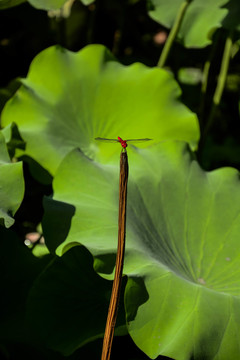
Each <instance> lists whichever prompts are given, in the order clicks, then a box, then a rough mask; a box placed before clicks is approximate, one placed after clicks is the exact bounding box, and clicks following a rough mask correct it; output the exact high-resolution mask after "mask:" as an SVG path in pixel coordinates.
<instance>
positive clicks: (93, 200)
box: [44, 142, 240, 359]
mask: <svg viewBox="0 0 240 360" xmlns="http://www.w3.org/2000/svg"><path fill="white" fill-rule="evenodd" d="M106 146H107V145H106ZM108 146H109V145H108ZM129 159H130V164H131V167H130V180H129V191H128V209H127V213H128V228H127V234H128V235H127V247H126V255H125V267H124V273H125V274H126V275H128V278H129V281H128V284H127V288H126V291H125V300H126V303H125V306H126V312H127V315H128V321H129V332H130V334H131V336H132V337H133V339H134V341H135V343H136V344H137V345H138V346H139V347H140V348H141V349H142V350H143V351H144V352H145V353H146V354H147V355H148V356H150V357H151V358H155V357H156V356H158V355H159V354H162V355H167V356H171V357H173V358H176V359H177V358H178V353H179V351H180V349H181V358H182V359H189V354H193V355H194V358H198V357H199V356H200V354H201V349H202V347H203V348H204V349H206V352H207V353H208V356H210V358H211V359H215V356H216V353H217V354H218V358H219V359H224V358H225V356H226V354H227V353H228V356H229V357H230V358H236V357H237V356H238V355H239V350H238V341H237V334H236V336H232V335H230V334H233V333H234V331H235V323H237V322H238V321H239V316H240V313H239V312H238V311H237V308H238V305H237V304H238V302H239V298H238V296H239V286H240V283H239V265H240V264H239V263H240V259H239V255H238V254H239V251H237V249H238V247H239V241H238V240H239V231H240V224H239V213H240V208H239V204H240V187H239V175H238V172H237V171H236V170H234V169H231V168H225V169H219V170H215V171H213V172H209V173H206V172H204V171H203V170H202V169H201V168H200V167H199V165H198V164H197V162H196V160H194V159H193V156H192V154H191V152H190V150H188V149H187V148H186V145H185V144H184V143H181V142H174V143H173V142H164V143H162V144H159V145H157V146H153V147H151V148H150V149H144V150H141V151H140V150H136V149H134V148H133V149H129ZM112 162H113V163H117V159H116V157H114V161H113V159H112V161H111V164H112ZM142 169H145V172H142ZM117 177H118V169H117V167H113V166H111V167H110V166H109V165H106V166H101V167H100V166H99V165H98V164H97V163H93V162H92V161H89V159H87V158H86V157H84V156H83V155H82V153H81V152H79V151H73V152H71V153H70V154H69V155H68V156H66V158H65V159H64V161H63V162H62V164H61V165H60V167H59V169H58V171H57V173H56V176H55V179H54V183H53V187H54V199H56V200H57V202H56V204H55V209H56V208H57V207H58V206H59V207H61V204H62V203H70V204H73V205H74V206H75V208H76V211H75V214H74V216H73V217H72V218H71V219H69V221H71V227H70V229H69V232H68V235H67V238H66V240H65V242H62V238H61V233H62V228H61V226H60V224H57V223H56V220H55V222H54V224H55V228H54V231H53V229H52V219H56V218H57V217H58V216H57V214H58V213H59V211H58V210H55V212H54V210H53V209H54V207H53V205H51V206H49V202H47V203H46V205H45V208H46V215H45V216H46V219H45V221H44V232H45V236H46V241H47V245H48V246H49V248H50V249H52V250H53V249H54V248H55V247H56V239H58V238H60V239H61V242H62V243H61V244H60V246H59V247H58V248H57V250H56V252H57V254H59V255H61V254H62V253H63V252H65V251H66V250H69V248H70V247H72V246H75V245H77V244H78V243H81V244H83V245H84V246H86V247H87V248H88V249H89V250H90V251H91V252H92V254H93V255H94V256H95V257H96V258H97V259H98V261H97V262H96V268H97V270H98V271H101V273H104V272H107V273H109V272H110V271H111V270H112V266H113V262H112V253H113V252H114V249H115V246H116V234H117V216H118V201H117V188H118V186H117V185H118V179H117ZM51 201H54V200H51ZM59 222H60V223H61V218H59ZM48 227H50V228H51V232H50V234H51V236H49V235H48V232H49V230H48ZM58 229H59V231H58ZM53 234H55V237H54V236H53ZM135 279H138V281H139V280H141V279H142V283H144V287H145V288H146V292H147V294H148V296H147V299H148V301H144V303H143V304H141V300H142V298H141V297H140V296H139V295H138V296H136V294H135V293H136V291H138V290H137V289H136V288H137V287H138V286H139V285H138V283H136V281H135ZM145 297H146V296H145ZM139 302H140V303H139ZM140 304H141V306H140V308H139V309H138V307H139V305H140ZM137 309H138V311H137ZM156 314H158V315H157V316H156ZM210 318H211V321H210V323H209V324H208V322H209V319H210ZM196 324H197V325H196ZM206 324H208V325H206ZM226 328H227V330H226ZM151 329H154V330H151ZM193 329H195V330H194V331H193ZM146 334H148V336H146ZM211 334H215V337H214V343H209V338H210V336H211ZM186 343H187V345H186ZM200 344H201V345H200ZM208 344H209V345H208ZM208 346H209V348H208Z"/></svg>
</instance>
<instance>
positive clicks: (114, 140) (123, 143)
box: [95, 136, 152, 151]
mask: <svg viewBox="0 0 240 360" xmlns="http://www.w3.org/2000/svg"><path fill="white" fill-rule="evenodd" d="M95 140H100V141H109V142H119V143H120V144H121V145H122V148H123V150H125V151H126V147H127V146H128V144H127V143H128V142H129V141H136V142H137V141H138V142H141V141H149V140H152V139H148V138H146V139H128V140H123V139H122V138H120V136H118V138H117V139H106V138H101V137H97V138H95Z"/></svg>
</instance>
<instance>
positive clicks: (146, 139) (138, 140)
mask: <svg viewBox="0 0 240 360" xmlns="http://www.w3.org/2000/svg"><path fill="white" fill-rule="evenodd" d="M149 140H153V139H148V138H145V139H128V140H125V141H126V142H129V141H136V142H143V141H149Z"/></svg>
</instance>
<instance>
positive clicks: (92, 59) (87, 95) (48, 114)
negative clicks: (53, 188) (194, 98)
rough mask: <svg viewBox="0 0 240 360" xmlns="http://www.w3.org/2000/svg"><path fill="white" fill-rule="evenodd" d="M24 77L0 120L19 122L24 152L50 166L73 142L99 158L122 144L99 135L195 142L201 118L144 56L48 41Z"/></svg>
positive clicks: (164, 73) (171, 80)
mask: <svg viewBox="0 0 240 360" xmlns="http://www.w3.org/2000/svg"><path fill="white" fill-rule="evenodd" d="M22 82H23V86H22V87H21V88H20V89H19V90H18V91H17V93H16V95H15V96H14V97H13V98H12V99H11V100H10V101H9V102H8V103H7V104H6V106H5V108H4V110H3V114H2V124H3V126H9V124H11V123H12V122H15V123H16V124H17V126H18V128H19V131H20V134H21V136H22V138H23V140H24V141H26V151H25V152H24V154H26V155H29V156H31V157H32V158H33V159H34V160H36V161H37V162H38V163H40V165H41V166H43V167H44V168H46V169H47V170H48V171H49V172H50V173H51V174H54V173H55V171H56V169H57V167H58V165H59V163H60V162H61V160H62V159H63V158H64V156H65V155H66V154H67V153H68V152H69V151H70V150H72V149H73V148H76V147H78V148H80V149H81V151H82V152H84V153H85V154H86V155H88V156H90V157H91V158H95V159H98V160H99V161H105V159H106V158H107V157H109V156H110V155H111V154H112V153H114V152H116V151H118V150H119V149H118V146H115V147H109V146H108V145H107V144H101V143H98V144H97V142H96V141H95V140H94V138H95V137H98V136H100V137H109V138H117V137H118V136H121V137H123V138H146V137H148V138H151V139H153V142H152V143H154V142H158V141H161V140H167V139H179V140H184V141H187V142H189V143H190V144H191V146H192V147H193V148H196V144H197V141H198V138H199V128H198V122H197V118H196V116H195V114H193V113H192V112H191V111H190V110H189V109H187V108H186V106H184V105H183V104H182V103H181V101H180V99H179V97H180V95H181V92H180V89H179V87H178V85H177V83H176V82H175V80H174V78H173V76H172V75H171V74H169V73H168V72H167V71H165V70H162V69H159V68H153V69H151V68H148V67H146V66H144V65H142V64H139V63H136V64H133V65H131V66H123V65H121V64H119V63H118V62H117V61H116V60H115V59H114V58H113V56H112V55H111V53H110V52H109V51H108V50H107V49H106V48H104V47H103V46H101V45H91V46H87V47H86V48H84V49H83V50H81V51H79V52H78V53H72V52H70V51H67V50H64V49H61V48H59V47H51V48H49V49H47V50H45V51H43V52H42V53H40V54H39V55H38V56H37V57H36V58H35V59H34V60H33V63H32V65H31V67H30V71H29V74H28V77H27V78H26V79H24V80H22ZM139 146H149V144H144V143H143V144H139ZM20 154H21V153H20Z"/></svg>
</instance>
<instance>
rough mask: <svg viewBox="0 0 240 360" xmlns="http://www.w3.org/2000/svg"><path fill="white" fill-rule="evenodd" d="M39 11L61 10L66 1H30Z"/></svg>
mask: <svg viewBox="0 0 240 360" xmlns="http://www.w3.org/2000/svg"><path fill="white" fill-rule="evenodd" d="M28 1H29V3H30V4H31V5H32V6H34V7H35V8H37V9H43V10H57V9H60V8H61V7H62V6H63V5H64V3H66V0H28Z"/></svg>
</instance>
